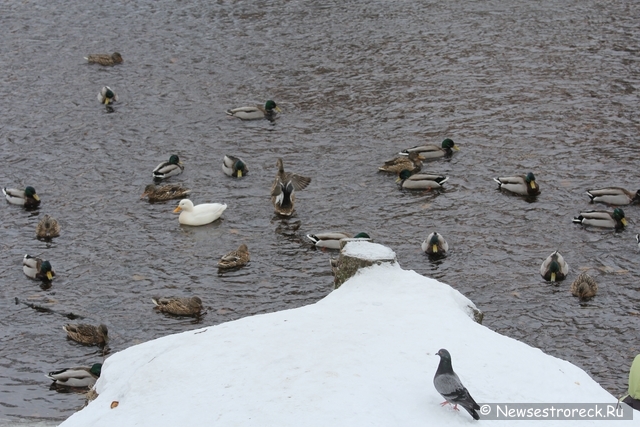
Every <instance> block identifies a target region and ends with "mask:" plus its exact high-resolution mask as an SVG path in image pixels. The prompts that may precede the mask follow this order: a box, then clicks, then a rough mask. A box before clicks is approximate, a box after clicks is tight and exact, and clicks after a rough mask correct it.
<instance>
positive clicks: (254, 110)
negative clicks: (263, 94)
mask: <svg viewBox="0 0 640 427" xmlns="http://www.w3.org/2000/svg"><path fill="white" fill-rule="evenodd" d="M281 112H282V111H281V110H280V107H278V106H277V105H276V103H275V101H273V100H271V99H269V100H268V101H267V102H265V104H264V107H263V106H261V105H256V106H253V107H239V108H233V109H230V110H227V111H226V113H227V115H229V116H231V117H237V118H239V119H242V120H258V119H267V120H270V121H273V120H275V118H276V114H277V113H281Z"/></svg>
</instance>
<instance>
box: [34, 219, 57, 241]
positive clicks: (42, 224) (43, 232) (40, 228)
mask: <svg viewBox="0 0 640 427" xmlns="http://www.w3.org/2000/svg"><path fill="white" fill-rule="evenodd" d="M59 235H60V224H58V220H57V219H55V218H53V217H52V216H49V215H45V216H43V217H42V219H41V220H40V221H39V222H38V225H37V226H36V236H37V237H38V239H51V238H53V237H58V236H59Z"/></svg>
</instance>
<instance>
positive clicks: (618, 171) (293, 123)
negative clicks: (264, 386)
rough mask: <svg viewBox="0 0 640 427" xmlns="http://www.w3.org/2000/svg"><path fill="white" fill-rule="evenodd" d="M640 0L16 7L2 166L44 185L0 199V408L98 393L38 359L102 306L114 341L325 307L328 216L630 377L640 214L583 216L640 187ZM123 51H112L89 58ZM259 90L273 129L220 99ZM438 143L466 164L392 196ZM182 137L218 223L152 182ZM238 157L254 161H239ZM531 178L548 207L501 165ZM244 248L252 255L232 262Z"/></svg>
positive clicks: (540, 336)
mask: <svg viewBox="0 0 640 427" xmlns="http://www.w3.org/2000/svg"><path fill="white" fill-rule="evenodd" d="M639 18H640V4H639V3H637V2H631V1H597V2H596V1H590V0H588V1H573V2H571V1H567V2H552V1H542V2H529V1H523V0H516V1H487V2H463V1H449V2H428V1H424V2H409V1H375V2H370V1H367V2H364V1H347V2H343V1H328V2H308V1H285V0H276V1H274V2H265V1H245V0H237V1H222V0H220V1H217V2H208V1H195V0H194V1H180V2H175V1H164V0H161V1H137V2H131V1H117V0H116V1H115V2H108V3H104V2H97V3H95V4H94V3H92V2H77V1H69V2H64V3H57V2H46V1H42V0H33V1H28V2H6V3H3V4H2V5H0V26H1V27H2V29H3V36H2V39H1V41H0V53H1V55H0V69H1V70H2V73H0V81H1V83H2V84H0V98H1V99H2V102H1V103H0V150H1V155H2V159H3V163H2V177H1V179H0V181H1V182H0V184H1V185H3V186H4V185H7V186H22V187H24V186H26V185H32V186H34V187H35V188H36V189H37V191H38V194H40V196H41V198H42V205H41V207H40V209H39V210H37V211H34V212H26V211H24V210H23V209H21V208H20V207H16V206H11V205H6V206H0V208H1V209H0V233H1V245H2V253H3V256H2V257H0V325H1V328H0V342H1V345H0V366H1V370H0V420H2V419H4V420H9V419H11V420H16V419H31V420H61V419H64V418H65V417H67V416H69V415H70V414H71V413H73V411H75V410H77V409H78V408H79V407H80V406H82V404H83V402H84V398H83V396H82V395H75V394H63V393H56V392H55V391H51V390H49V380H47V379H46V378H44V376H43V373H45V372H49V371H51V370H54V369H58V368H61V367H66V366H70V365H76V364H91V363H95V362H98V361H100V360H101V355H100V353H99V351H98V349H97V348H95V347H83V346H80V345H77V344H75V343H73V342H70V341H67V339H66V338H65V336H64V332H63V331H62V325H63V324H65V323H67V322H68V321H69V320H68V319H67V318H65V317H64V316H63V315H62V314H64V313H69V312H73V313H76V314H78V315H81V316H84V319H83V321H85V322H89V323H98V322H103V323H105V324H107V325H108V327H109V331H110V334H111V343H110V346H111V350H112V351H119V350H122V349H124V348H127V347H129V346H131V345H134V344H138V343H141V342H145V341H148V340H150V339H154V338H157V337H160V336H164V335H166V334H170V333H176V332H180V331H184V330H188V329H192V328H198V327H201V326H203V325H210V324H217V323H221V322H226V321H230V320H234V319H238V318H240V317H244V316H249V315H253V314H256V313H265V312H271V311H275V310H282V309H287V308H294V307H299V306H303V305H306V304H310V303H313V302H315V301H317V300H319V299H320V298H322V297H323V296H325V295H327V294H328V293H329V292H331V289H332V276H331V272H330V268H329V263H328V259H329V257H330V254H329V253H327V252H322V251H320V250H316V249H315V248H314V247H312V246H311V245H310V244H309V243H308V242H307V241H306V239H305V238H304V235H305V234H307V233H310V232H316V231H321V230H347V231H351V232H354V233H356V232H359V231H367V232H368V233H369V234H370V235H371V236H372V237H373V239H374V240H375V241H376V242H378V243H382V244H384V245H387V246H389V247H391V248H392V249H394V250H395V251H396V253H397V255H398V259H399V262H400V264H401V265H402V266H403V268H406V269H413V270H416V271H417V272H419V273H421V274H424V275H426V276H429V277H434V278H437V279H439V280H441V281H443V282H446V283H449V284H451V285H452V286H453V287H455V288H456V289H458V290H460V291H461V292H462V293H463V294H465V295H466V296H468V297H469V298H470V299H471V300H473V301H474V302H475V303H476V304H477V306H478V307H479V308H480V309H481V310H483V311H484V312H485V321H484V323H485V325H487V326H488V327H490V328H492V329H494V330H496V331H498V332H500V333H502V334H505V335H508V336H511V337H513V338H516V339H519V340H523V341H525V342H526V343H529V344H531V345H533V346H536V347H539V348H541V349H542V350H543V351H545V352H546V353H549V354H551V355H554V356H557V357H561V358H564V359H567V360H569V361H571V362H573V363H575V364H576V365H578V366H580V367H582V368H583V369H585V370H586V371H587V372H589V373H590V374H591V376H592V377H593V378H594V379H595V380H596V381H598V382H600V383H601V384H602V385H603V386H604V387H605V388H606V389H607V390H609V391H610V392H611V393H613V394H615V395H620V394H622V393H623V392H624V391H625V390H626V384H627V372H628V368H629V366H630V363H631V360H632V359H633V357H634V356H635V355H636V354H637V353H638V352H640V348H639V344H638V342H639V340H638V321H639V317H638V316H639V315H640V300H639V298H638V288H639V285H638V281H637V278H638V275H639V273H640V270H639V268H638V259H639V257H640V254H639V253H638V252H639V251H638V247H637V246H636V243H635V239H634V235H635V234H636V233H638V232H640V227H639V226H638V218H639V217H640V208H639V207H637V206H629V207H625V212H626V214H627V218H628V219H629V226H628V227H627V229H626V230H624V231H622V232H619V233H615V232H613V231H608V230H596V229H583V228H582V227H580V226H577V225H574V224H572V223H571V218H572V217H573V216H574V215H577V214H578V213H579V211H580V210H581V209H587V208H594V206H593V205H591V206H590V205H589V203H588V197H587V196H586V195H585V193H584V192H585V190H587V189H589V188H593V187H598V186H608V185H617V186H623V187H626V188H628V189H630V190H633V191H635V190H636V189H638V188H640V185H639V183H638V175H637V158H638V155H639V149H638V138H637V135H638V129H639V121H638V118H637V110H638V93H637V90H636V88H637V86H638V85H639V84H640V82H639V81H638V80H639V73H638V61H639V59H640V57H639V55H638V45H639V40H640V19H639ZM114 50H116V51H119V52H120V53H122V55H123V57H124V60H125V62H124V63H123V64H122V65H119V66H117V67H112V68H104V67H100V66H98V65H88V64H86V63H85V62H84V60H83V56H85V55H87V54H89V53H99V52H112V51H114ZM104 85H109V86H111V87H112V88H113V89H114V90H115V91H116V93H117V94H118V96H119V98H120V102H119V103H118V104H116V106H115V111H114V112H113V113H111V114H108V113H107V112H106V111H105V109H104V107H102V106H100V105H99V104H98V102H97V100H96V94H97V92H98V91H99V90H100V88H101V87H102V86H104ZM269 98H272V99H274V100H276V102H277V103H278V105H279V106H280V107H281V108H282V109H283V114H282V115H281V117H280V118H279V119H278V120H277V121H276V123H275V124H272V123H269V122H268V121H257V122H241V121H239V120H234V119H229V118H227V117H226V116H225V113H224V111H225V110H226V109H227V108H231V107H236V106H240V105H244V104H254V103H261V102H264V101H265V100H266V99H269ZM446 137H449V138H452V139H453V140H454V141H456V143H457V144H458V145H459V146H460V148H461V150H460V151H459V152H458V153H456V154H455V155H454V156H453V158H451V159H448V160H440V161H436V162H432V163H429V164H427V165H425V167H424V168H423V170H426V171H433V172H438V173H443V174H446V175H448V176H450V180H449V182H448V183H447V184H446V186H447V188H446V190H445V191H442V192H439V193H438V192H429V193H423V192H418V193H408V192H402V191H400V190H399V189H398V188H397V186H396V184H395V183H394V179H393V177H391V176H386V175H384V174H381V173H378V172H377V167H378V166H379V165H380V164H382V162H384V161H385V160H387V159H388V158H390V157H392V156H393V155H394V153H396V152H397V151H399V150H400V149H403V148H406V147H409V146H413V145H416V144H421V143H425V142H428V143H439V142H440V141H442V140H443V139H444V138H446ZM173 153H176V154H179V156H180V158H181V159H182V160H183V162H184V164H185V165H186V168H185V172H184V173H183V174H182V175H180V176H179V177H175V178H172V179H171V181H172V182H179V183H183V184H185V185H186V186H188V187H189V188H191V189H192V190H193V193H192V197H191V198H192V200H194V201H195V202H196V203H201V202H224V203H227V204H228V206H229V207H228V209H227V211H226V212H225V213H224V215H223V218H222V220H221V221H217V222H215V223H214V224H212V225H208V226H203V227H198V228H191V227H185V226H180V225H179V224H178V220H177V217H176V215H174V214H172V213H171V211H172V210H173V208H174V207H175V206H176V205H177V201H171V202H167V203H156V204H150V203H148V202H147V201H144V200H140V199H139V196H140V194H141V193H142V191H143V188H144V186H145V185H146V184H148V183H150V182H151V178H150V177H151V170H152V169H153V167H154V166H155V165H156V164H158V163H159V162H161V161H163V160H166V159H168V157H169V155H170V154H173ZM225 154H234V155H237V156H240V157H243V158H244V159H245V160H246V162H247V163H248V165H249V168H250V173H249V175H248V176H247V177H246V178H243V179H242V180H233V179H231V178H227V177H226V176H224V175H223V173H222V171H221V168H220V164H221V160H222V157H223V156H224V155H225ZM278 157H282V158H283V159H284V162H285V168H286V169H287V170H289V171H293V172H298V173H300V174H304V175H308V176H310V177H312V179H313V181H312V182H311V185H310V186H309V187H308V188H307V189H306V190H304V191H301V192H299V193H297V196H298V200H297V215H296V216H295V217H294V218H292V219H290V220H289V221H283V220H281V219H279V218H277V217H275V216H274V214H273V208H272V206H271V204H270V201H269V188H270V185H271V181H272V179H273V176H274V174H275V172H276V169H275V162H276V158H278ZM527 171H532V172H534V173H535V174H536V177H537V179H538V182H539V184H540V186H541V189H542V194H541V195H540V196H539V197H538V199H537V200H536V201H534V202H529V201H526V200H523V199H521V198H519V197H514V196H510V195H508V194H503V193H500V192H499V191H498V190H497V189H496V185H495V183H494V182H493V181H492V180H491V178H492V177H494V176H501V175H502V176H504V175H510V174H514V173H524V172H527ZM595 207H596V208H603V209H606V208H607V207H606V206H595ZM45 213H48V214H50V215H53V216H55V217H57V218H58V219H59V220H60V222H61V224H62V235H61V236H60V237H59V238H57V239H55V240H54V241H53V242H51V243H45V242H41V241H38V240H36V239H35V234H34V230H35V226H36V223H37V221H38V219H39V218H40V217H41V216H42V215H43V214H45ZM433 230H437V231H439V232H440V233H442V234H443V235H444V236H445V237H446V238H447V240H448V241H449V243H450V245H451V247H452V250H451V253H450V255H449V256H448V257H447V258H445V259H444V260H442V261H440V262H431V261H430V260H429V259H428V258H427V257H426V256H425V255H424V254H423V253H422V252H421V250H420V243H421V242H422V240H423V239H424V238H425V237H426V235H427V234H428V233H429V232H431V231H433ZM241 242H244V243H246V244H247V245H248V246H249V249H250V251H251V263H250V264H249V265H248V266H247V267H246V268H243V269H241V270H238V271H235V272H229V273H225V274H222V275H220V274H218V271H217V268H216V263H217V260H218V259H219V257H220V256H221V255H223V254H224V253H226V252H228V251H229V250H231V249H235V248H236V247H237V246H238V245H239V244H240V243H241ZM556 249H558V250H560V251H561V252H562V253H563V255H564V256H565V258H566V260H567V261H568V262H569V264H570V266H571V268H572V271H571V274H570V276H569V278H568V280H567V281H565V282H564V283H562V284H561V285H560V286H558V287H554V286H552V285H550V284H548V283H545V282H544V281H543V280H542V278H541V277H540V275H539V273H538V270H539V266H540V264H541V262H542V260H543V259H544V258H545V257H546V256H548V255H549V254H550V253H551V252H552V251H553V250H556ZM25 253H29V254H32V255H40V256H42V257H44V258H46V259H49V260H50V261H51V262H52V264H53V267H54V269H55V270H56V272H57V278H56V280H55V281H54V283H53V287H52V288H51V289H49V290H42V289H41V288H40V287H39V285H38V283H36V282H35V281H31V280H30V279H28V278H26V277H25V276H24V274H23V273H22V271H21V260H22V257H23V255H24V254H25ZM583 269H590V272H591V274H592V276H594V278H595V279H596V280H597V281H598V283H599V285H600V290H599V294H598V296H597V297H596V298H595V299H593V300H592V301H590V302H587V303H583V304H581V303H580V302H579V301H578V300H577V299H576V298H574V297H572V296H571V294H570V293H569V290H568V289H569V284H570V283H571V281H572V280H573V279H574V278H575V277H576V276H577V273H578V272H579V271H580V270H583ZM154 295H199V296H200V297H201V298H202V299H203V301H204V303H205V305H206V307H207V313H206V315H205V316H204V317H203V319H202V321H201V323H194V322H193V321H192V320H190V319H176V318H171V317H166V316H164V315H162V314H159V313H156V312H154V311H153V310H152V303H151V297H152V296H154ZM16 297H17V298H19V299H20V300H21V301H26V302H29V303H32V304H37V305H40V306H43V307H47V308H49V309H51V310H53V311H54V313H51V312H39V311H36V310H34V309H32V308H29V307H28V306H26V305H25V304H16V303H15V298H16ZM452 339H454V338H452ZM440 347H442V344H441V343H433V348H434V349H437V348H440ZM477 357H487V358H489V357H492V355H491V354H478V355H477Z"/></svg>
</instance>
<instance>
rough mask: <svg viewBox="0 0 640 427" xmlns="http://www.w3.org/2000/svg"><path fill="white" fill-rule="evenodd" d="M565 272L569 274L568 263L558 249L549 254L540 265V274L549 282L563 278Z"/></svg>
mask: <svg viewBox="0 0 640 427" xmlns="http://www.w3.org/2000/svg"><path fill="white" fill-rule="evenodd" d="M567 274H569V264H567V263H566V261H565V260H564V258H563V257H562V255H560V252H558V251H555V252H554V253H552V254H551V255H549V256H548V257H547V259H545V260H544V261H543V262H542V265H541V266H540V275H541V276H542V277H543V278H544V280H548V281H550V282H556V281H560V280H564V279H565V278H566V277H567Z"/></svg>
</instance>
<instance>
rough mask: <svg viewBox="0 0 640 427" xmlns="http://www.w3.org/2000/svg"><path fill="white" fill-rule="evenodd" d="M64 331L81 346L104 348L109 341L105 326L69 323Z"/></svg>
mask: <svg viewBox="0 0 640 427" xmlns="http://www.w3.org/2000/svg"><path fill="white" fill-rule="evenodd" d="M62 329H64V330H65V332H66V333H67V336H68V337H69V338H71V339H72V340H74V341H76V342H79V343H80V344H86V345H98V346H103V345H105V344H106V343H107V341H108V340H109V337H108V335H107V334H108V331H107V326H106V325H104V324H100V325H99V326H93V325H87V324H86V323H78V324H71V323H68V324H66V325H64V326H63V327H62Z"/></svg>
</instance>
